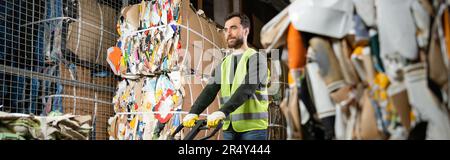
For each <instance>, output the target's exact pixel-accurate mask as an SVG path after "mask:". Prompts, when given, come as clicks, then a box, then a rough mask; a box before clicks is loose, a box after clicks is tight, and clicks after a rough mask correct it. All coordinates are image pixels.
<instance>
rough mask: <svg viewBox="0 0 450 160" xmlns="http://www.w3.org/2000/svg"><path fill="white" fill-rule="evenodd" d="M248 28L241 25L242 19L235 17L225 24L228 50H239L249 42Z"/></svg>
mask: <svg viewBox="0 0 450 160" xmlns="http://www.w3.org/2000/svg"><path fill="white" fill-rule="evenodd" d="M248 31H249V29H248V28H246V29H245V28H244V27H243V26H242V25H241V18H239V17H233V18H231V19H229V20H228V21H226V22H225V40H226V41H227V45H228V48H233V49H239V48H241V46H242V45H243V44H244V41H246V40H247V35H248Z"/></svg>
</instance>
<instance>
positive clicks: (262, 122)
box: [220, 49, 270, 132]
mask: <svg viewBox="0 0 450 160" xmlns="http://www.w3.org/2000/svg"><path fill="white" fill-rule="evenodd" d="M254 54H257V53H256V51H255V50H253V49H247V50H246V51H245V52H244V54H243V55H242V58H241V59H240V61H239V62H238V64H237V67H236V72H235V75H234V79H233V82H232V84H231V85H230V82H229V80H228V79H229V78H228V77H230V76H231V74H232V71H231V60H232V59H231V58H232V56H231V55H228V56H227V57H225V59H224V60H223V62H222V66H221V70H222V73H221V87H220V104H221V107H222V106H223V104H225V103H226V102H227V101H228V100H229V99H230V97H231V96H232V95H233V94H234V92H236V90H237V89H238V88H239V86H240V85H241V83H242V82H244V78H245V76H246V74H247V62H248V60H249V58H250V57H251V56H252V55H254ZM269 74H270V72H269ZM268 77H269V75H268ZM268 77H267V78H268ZM268 108H269V96H268V93H267V85H264V87H259V88H258V89H257V90H256V92H255V93H254V94H253V95H252V96H251V98H250V99H248V100H247V101H245V102H244V104H242V105H241V106H240V107H239V108H237V109H236V110H235V111H234V112H232V113H231V114H230V115H229V116H228V117H227V118H226V119H225V120H224V125H223V129H224V130H227V129H228V128H229V126H230V124H231V123H232V127H233V129H234V131H236V132H247V131H252V130H264V129H267V126H268V123H269V120H268V119H269V113H268Z"/></svg>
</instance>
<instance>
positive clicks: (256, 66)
mask: <svg viewBox="0 0 450 160" xmlns="http://www.w3.org/2000/svg"><path fill="white" fill-rule="evenodd" d="M232 56H233V57H232V62H231V66H232V67H234V68H236V70H238V69H239V68H237V64H238V63H239V61H240V59H241V57H242V54H240V55H232ZM222 63H223V62H222ZM222 63H221V64H219V65H218V66H217V67H216V68H215V70H214V72H213V73H212V76H211V78H210V79H209V81H208V84H207V85H206V87H205V88H204V89H203V91H202V93H201V94H200V95H199V97H198V98H197V100H196V101H195V103H194V105H193V106H192V108H191V110H190V112H189V113H194V114H200V113H202V112H203V111H204V110H205V109H206V108H207V107H208V106H209V105H210V104H211V103H212V102H213V101H214V99H215V97H216V95H217V93H218V92H219V90H220V86H221V84H220V83H221V66H222ZM232 69H233V68H232ZM236 70H235V71H236ZM267 70H268V68H267V59H266V57H265V56H264V55H261V54H259V53H257V54H254V55H252V56H251V57H250V58H249V61H248V62H247V74H246V75H245V79H244V81H245V82H242V83H241V85H240V86H239V88H238V89H237V90H236V92H235V93H234V94H233V95H232V96H231V97H230V99H229V100H228V101H227V102H226V103H225V104H224V105H223V106H222V107H221V108H220V109H219V111H222V112H223V113H225V115H226V116H228V115H229V114H230V113H232V112H233V111H235V110H236V109H237V108H239V106H241V105H242V104H244V102H245V101H247V100H248V99H249V98H250V97H251V96H252V95H253V94H254V93H255V91H256V89H258V88H259V87H262V86H265V84H267V83H268V81H267V76H268V72H267ZM232 71H233V70H232ZM231 73H232V75H231V76H230V77H229V78H228V79H229V82H230V83H229V84H232V82H233V79H234V75H235V72H231Z"/></svg>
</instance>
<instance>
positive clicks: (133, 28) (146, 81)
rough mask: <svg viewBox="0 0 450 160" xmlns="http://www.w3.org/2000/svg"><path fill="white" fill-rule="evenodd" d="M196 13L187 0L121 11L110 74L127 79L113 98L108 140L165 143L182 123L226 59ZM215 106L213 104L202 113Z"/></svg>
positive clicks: (212, 30) (218, 38)
mask: <svg viewBox="0 0 450 160" xmlns="http://www.w3.org/2000/svg"><path fill="white" fill-rule="evenodd" d="M200 12H201V11H200ZM200 12H199V14H197V13H196V12H195V11H194V10H193V9H192V8H191V6H189V1H187V0H184V1H180V0H175V1H169V0H157V1H142V3H140V4H137V5H132V6H128V7H125V8H124V9H123V10H122V12H121V14H122V15H121V20H120V21H119V24H118V32H119V34H120V35H121V37H120V38H119V41H118V43H117V46H115V47H112V48H110V49H109V50H108V63H109V64H110V67H111V69H112V70H113V72H114V73H116V74H117V75H120V76H122V77H124V78H125V80H123V81H122V82H120V83H119V84H118V86H117V92H116V95H115V97H114V99H113V103H114V109H115V112H116V114H117V115H116V116H114V117H112V118H111V119H110V121H109V123H110V127H109V133H110V139H118V140H123V139H125V140H141V139H147V140H148V139H166V138H167V136H168V134H169V133H170V131H171V130H173V129H174V128H176V127H177V126H178V125H179V124H180V121H181V119H182V116H183V115H184V114H185V113H186V112H187V111H189V109H190V107H191V106H192V104H193V103H194V102H193V101H194V100H195V99H196V98H197V97H198V95H199V94H200V92H201V90H202V89H203V87H204V85H205V82H203V80H204V79H205V78H206V77H208V76H209V75H210V74H211V72H212V69H213V68H214V67H215V66H216V65H217V64H218V63H219V62H220V60H221V59H222V57H223V56H224V55H222V53H221V52H220V49H221V48H222V47H223V46H224V42H223V36H222V34H220V32H219V31H218V29H217V27H216V26H215V24H214V23H211V21H210V20H207V19H206V18H204V17H203V16H202V15H201V14H200ZM212 49H214V50H212ZM195 52H197V53H195ZM202 59H204V60H203V61H199V60H202ZM218 106H219V102H218V100H216V101H215V102H214V103H213V104H212V106H211V107H210V108H209V109H208V110H206V111H205V114H208V113H210V112H209V111H210V110H212V111H215V110H217V109H218ZM212 111H211V112H212ZM205 134H206V132H202V133H200V134H199V136H205ZM181 137H182V136H181ZM215 138H216V139H217V136H216V137H215Z"/></svg>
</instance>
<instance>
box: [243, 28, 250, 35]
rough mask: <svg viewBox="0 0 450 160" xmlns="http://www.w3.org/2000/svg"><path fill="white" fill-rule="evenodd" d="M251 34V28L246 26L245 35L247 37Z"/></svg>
mask: <svg viewBox="0 0 450 160" xmlns="http://www.w3.org/2000/svg"><path fill="white" fill-rule="evenodd" d="M249 34H250V28H244V35H245V36H246V37H248V35H249Z"/></svg>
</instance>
